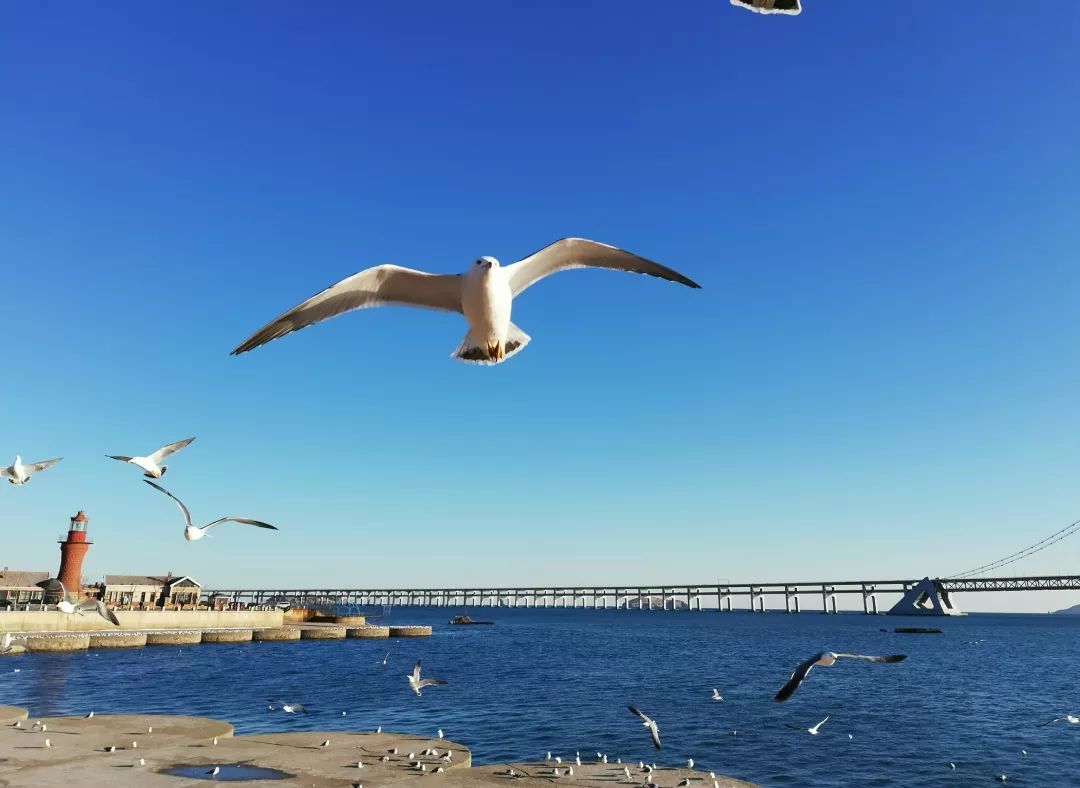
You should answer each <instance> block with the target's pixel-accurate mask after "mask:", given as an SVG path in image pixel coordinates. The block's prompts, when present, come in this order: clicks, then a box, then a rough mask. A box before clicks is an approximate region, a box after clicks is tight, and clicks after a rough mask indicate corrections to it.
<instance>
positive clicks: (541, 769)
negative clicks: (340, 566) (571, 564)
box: [0, 707, 752, 788]
mask: <svg viewBox="0 0 1080 788" xmlns="http://www.w3.org/2000/svg"><path fill="white" fill-rule="evenodd" d="M25 713H26V712H25V710H23V709H14V708H12V707H0V721H2V720H8V722H7V723H6V724H5V725H4V727H3V728H0V786H3V787H4V788H8V787H10V788H21V787H22V786H25V787H26V788H31V787H33V788H71V786H75V785H80V786H81V785H86V786H97V785H102V786H109V788H143V786H150V788H153V787H154V786H164V787H167V786H173V788H194V787H195V786H207V785H212V784H213V782H212V781H210V780H209V779H207V780H201V779H192V778H188V777H175V776H172V775H167V774H162V773H161V772H162V771H164V770H166V769H169V768H171V767H175V766H197V767H199V768H198V770H197V773H204V772H208V771H210V770H211V769H213V767H214V766H227V765H233V764H244V765H248V766H258V767H264V768H271V769H277V770H280V771H282V772H285V773H286V774H287V775H288V777H287V778H285V779H281V780H276V781H269V780H257V781H255V780H248V781H243V782H233V783H231V784H233V785H237V786H281V787H282V788H285V787H286V786H289V787H290V788H292V787H295V788H300V787H301V786H304V788H309V787H311V788H345V787H346V786H352V785H355V784H362V785H364V786H367V788H381V787H382V786H390V785H394V784H397V783H404V782H405V781H408V780H431V781H434V782H433V783H432V785H433V786H435V787H436V788H437V786H444V788H458V787H461V786H473V785H504V786H505V785H507V784H510V783H512V784H513V785H515V786H520V788H536V786H540V785H544V786H548V788H550V786H551V785H552V784H553V783H555V782H558V783H559V784H566V785H574V786H592V787H593V788H601V787H604V788H611V786H612V784H613V783H619V782H622V783H623V784H626V785H629V783H627V782H626V781H625V779H624V778H623V772H622V766H621V765H616V764H603V765H601V764H586V765H583V766H581V767H575V774H574V776H573V777H567V776H562V777H559V778H555V777H554V776H553V775H552V768H553V764H536V763H532V764H528V763H520V764H500V765H495V766H483V767H476V768H472V753H471V752H470V751H469V749H468V748H467V747H464V746H463V745H460V744H456V743H454V742H450V741H447V740H441V739H435V738H426V737H423V736H411V735H409V734H402V733H381V734H375V733H340V732H304V733H277V734H261V735H256V736H233V727H232V725H230V724H229V723H227V722H220V721H218V720H211V719H206V718H201V717H173V716H164V715H133V716H114V715H103V714H95V716H94V717H93V718H91V719H85V718H83V717H50V718H43V719H41V720H38V719H37V718H35V717H30V718H29V719H25V718H22V721H21V723H20V727H14V724H13V722H12V720H19V719H20V718H21V716H20V715H25ZM35 722H40V723H43V724H44V726H45V728H46V730H45V731H42V730H41V729H40V727H37V728H35V727H34V723H35ZM151 727H152V728H153V732H152V733H148V732H147V730H148V729H149V728H151ZM215 736H216V737H217V739H218V742H217V744H216V745H215V744H214V743H213V740H214V737H215ZM46 739H47V740H49V743H50V745H51V746H48V747H47V746H46V745H45V741H46ZM327 739H329V740H330V745H329V746H328V747H322V746H320V745H321V744H322V742H324V741H326V740H327ZM108 747H116V748H117V749H116V751H115V752H108V751H107V749H106V748H108ZM432 748H434V749H435V750H437V752H438V755H437V756H436V755H426V756H424V755H420V753H421V752H423V751H424V750H428V749H432ZM394 749H396V750H397V753H396V754H391V751H392V750H394ZM447 750H450V751H451V752H452V760H451V761H449V762H446V761H443V760H441V758H440V756H442V755H443V754H445V753H446V751H447ZM410 753H413V754H414V757H413V761H417V760H418V761H420V762H422V763H424V764H425V766H426V771H421V770H419V769H417V768H414V767H412V766H410V764H409V760H410V759H409V754H410ZM382 756H387V757H388V758H389V760H388V761H386V762H382V761H380V760H379V758H380V757H382ZM140 759H145V765H140V763H139V761H140ZM358 761H360V762H362V763H363V764H364V766H363V768H357V765H356V764H357V762H358ZM634 766H635V767H636V764H634ZM439 767H442V768H443V769H444V770H445V771H444V772H443V773H436V772H435V769H437V768H439ZM509 768H513V769H514V770H515V771H517V772H518V773H519V774H522V775H527V776H523V777H522V778H521V779H513V778H510V777H508V776H507V775H506V772H507V769H509ZM561 768H563V769H564V775H565V768H566V764H564V765H563V766H562V767H561ZM631 773H632V774H633V775H634V784H636V785H640V784H641V783H643V782H644V776H643V775H640V774H638V773H637V769H636V768H633V769H632V771H631ZM653 776H654V780H655V782H656V783H657V785H658V786H660V788H674V787H675V786H676V784H677V783H678V782H679V781H680V780H682V779H683V778H684V777H690V778H691V780H692V782H691V785H692V786H694V788H713V785H712V780H711V779H710V778H709V776H708V774H705V773H702V772H691V771H690V770H687V769H665V768H661V769H658V770H657V772H656V773H654V775H653ZM719 785H720V786H721V788H752V786H750V784H749V783H744V782H740V781H738V780H732V779H729V778H720V779H719ZM417 788H419V785H418V786H417Z"/></svg>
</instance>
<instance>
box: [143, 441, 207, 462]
mask: <svg viewBox="0 0 1080 788" xmlns="http://www.w3.org/2000/svg"><path fill="white" fill-rule="evenodd" d="M193 440H195V438H194V437H191V438H185V439H184V440H182V441H177V442H176V443H170V444H169V445H168V446H162V447H161V448H160V449H158V450H157V451H156V452H154V453H153V454H151V455H150V456H149V457H147V458H146V459H148V460H150V461H151V462H154V463H160V462H161V461H162V460H164V459H165V458H166V457H171V456H172V455H174V454H176V453H177V452H178V451H180V450H181V449H182V448H184V447H185V446H187V445H188V444H189V443H191V442H192V441H193Z"/></svg>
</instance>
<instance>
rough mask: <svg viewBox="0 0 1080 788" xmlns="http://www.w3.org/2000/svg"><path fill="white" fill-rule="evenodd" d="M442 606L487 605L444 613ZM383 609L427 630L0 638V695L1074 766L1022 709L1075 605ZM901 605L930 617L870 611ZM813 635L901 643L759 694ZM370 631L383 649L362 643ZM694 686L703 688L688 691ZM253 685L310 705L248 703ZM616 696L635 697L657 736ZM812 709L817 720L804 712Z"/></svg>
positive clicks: (1075, 639)
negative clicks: (0, 648)
mask: <svg viewBox="0 0 1080 788" xmlns="http://www.w3.org/2000/svg"><path fill="white" fill-rule="evenodd" d="M460 612H470V613H471V615H473V617H474V618H477V619H485V620H494V621H495V622H496V625H495V626H490V627H484V626H477V627H451V626H448V625H447V620H448V619H449V617H450V615H451V614H452V613H460ZM391 620H392V621H393V622H395V623H401V624H404V623H414V624H432V625H434V627H435V631H434V634H433V635H432V637H430V638H418V639H404V640H390V641H379V640H353V639H350V640H343V641H303V642H299V643H252V644H247V645H242V646H236V645H200V646H194V647H188V648H184V649H183V650H177V649H175V648H167V647H149V648H143V649H135V650H119V651H93V652H87V653H75V654H56V655H27V656H23V657H9V658H4V659H2V660H0V703H2V704H7V705H16V706H25V707H28V708H29V709H30V710H31V714H32V715H33V716H46V715H56V714H79V713H85V712H86V711H88V710H91V709H93V710H95V711H97V712H99V713H106V712H108V713H155V712H159V713H173V714H194V715H203V716H209V717H215V718H219V719H223V720H228V721H230V722H232V723H233V724H235V725H236V729H237V732H238V733H241V734H242V733H252V732H262V731H295V730H305V729H309V730H338V729H340V730H366V729H371V728H374V727H375V726H376V725H382V726H383V727H384V728H385V729H386V730H399V731H408V732H415V733H426V734H431V735H434V733H435V731H436V729H438V728H442V729H443V730H444V732H445V734H446V736H447V738H450V739H452V740H455V741H458V742H461V743H463V744H465V745H467V746H468V747H470V748H471V749H472V752H473V755H474V760H475V762H477V763H499V762H504V761H511V760H535V759H539V758H542V757H543V755H544V754H545V753H546V752H547V751H548V750H551V751H552V752H555V753H559V754H561V755H563V756H564V757H567V756H569V757H571V758H572V757H573V755H574V753H575V752H576V751H580V752H581V753H582V757H583V758H586V757H590V756H591V757H595V754H596V752H597V751H601V752H605V753H608V754H609V755H610V756H611V757H612V758H614V757H616V756H619V757H621V758H622V759H623V760H624V761H626V762H634V763H636V762H637V761H638V760H639V759H645V760H648V761H656V762H657V763H662V764H670V765H678V764H682V763H684V762H685V761H686V759H687V758H690V757H692V758H693V759H694V761H695V763H696V765H697V766H698V768H704V769H708V770H712V771H716V772H720V773H723V774H728V775H732V776H735V777H739V778H742V779H745V780H750V781H752V782H755V783H759V784H760V785H763V786H860V787H864V786H900V785H902V786H958V785H986V784H992V783H993V780H994V778H995V776H996V775H999V774H1007V775H1008V777H1009V784H1010V785H1026V786H1047V787H1053V786H1080V726H1071V725H1066V724H1064V723H1058V724H1056V725H1052V726H1048V727H1042V728H1040V727H1037V726H1038V724H1039V723H1040V722H1045V721H1046V720H1049V719H1051V718H1052V717H1055V716H1060V715H1062V714H1064V713H1065V712H1069V713H1080V682H1078V679H1080V616H1020V615H972V616H968V617H965V618H960V619H934V620H927V619H920V620H910V619H900V618H892V617H884V616H879V617H873V616H862V615H839V616H825V615H821V614H813V613H805V614H801V615H786V614H783V613H767V614H764V615H761V614H750V613H723V614H721V613H716V612H709V611H706V612H700V613H698V612H694V613H688V612H679V613H671V612H667V613H661V612H630V611H591V610H588V611H586V610H578V611H575V610H501V609H497V610H488V609H484V610H473V611H464V610H458V609H446V610H443V609H423V608H413V609H395V610H394V611H393V614H392V617H391ZM903 625H923V626H925V625H934V626H939V627H941V628H942V629H943V630H944V633H943V634H940V635H901V634H894V633H893V632H892V630H893V628H894V627H896V626H903ZM882 628H885V629H888V632H882V631H881V629H882ZM973 640H978V641H981V642H979V643H978V644H975V645H972V644H969V642H968V641H973ZM823 649H829V650H847V651H859V652H863V653H871V654H887V653H904V654H908V655H909V658H908V660H907V661H906V662H903V663H900V664H896V665H871V664H863V663H842V664H840V665H837V666H835V667H833V668H817V669H815V670H814V671H813V672H812V674H811V675H810V677H809V679H808V680H807V682H806V683H805V684H804V685H803V687H802V688H801V689H800V690H799V691H798V692H797V693H796V694H795V696H794V697H793V698H792V699H791V700H790V701H788V702H787V703H784V704H777V703H773V702H772V701H771V698H772V695H773V694H774V693H775V692H776V690H777V689H778V688H779V687H780V685H781V684H783V683H784V681H785V680H786V679H787V677H788V675H789V674H790V672H791V670H792V668H793V667H794V666H795V665H796V664H797V663H798V662H799V661H800V660H802V659H804V658H806V657H808V656H810V655H811V654H813V653H815V652H817V651H819V650H823ZM387 652H389V660H388V664H387V665H386V666H385V667H384V666H382V665H380V664H377V663H378V662H380V661H381V660H382V659H383V656H384V655H385V654H386V653H387ZM417 659H422V660H423V661H424V670H425V674H426V675H430V676H432V677H437V678H443V679H445V680H447V681H448V682H449V684H448V685H447V686H445V687H432V688H429V689H427V690H425V691H424V695H423V697H420V698H418V697H416V696H415V695H413V694H412V693H411V692H410V691H409V688H408V686H407V684H406V681H405V674H406V673H408V672H409V670H410V669H411V667H412V664H413V662H415V661H416V660H417ZM16 667H17V668H19V669H20V670H19V672H18V673H16V672H14V668H16ZM714 687H716V688H717V689H719V690H720V692H721V694H722V695H723V698H724V700H723V701H722V702H714V701H712V700H710V695H711V692H712V689H713V688H714ZM268 698H280V699H283V700H286V701H291V702H298V703H302V704H304V705H305V706H307V707H308V709H309V710H310V711H311V712H312V713H311V715H310V716H306V717H305V716H300V715H285V714H283V713H281V712H270V711H268V710H267V703H266V701H267V699H268ZM628 704H634V705H636V706H638V707H640V708H641V709H642V710H644V711H646V712H647V713H648V714H650V715H652V716H653V717H654V718H656V719H657V721H658V722H659V724H660V732H661V735H662V737H663V749H662V750H660V751H656V750H654V749H653V748H652V746H651V744H650V742H649V738H648V733H647V731H646V730H645V728H643V727H642V726H641V724H640V723H639V722H638V721H637V719H636V718H635V717H633V716H632V715H631V714H630V712H629V711H628V710H627V708H626V707H627V705H628ZM342 711H345V712H347V716H342V714H341V712H342ZM826 715H830V718H829V721H828V722H827V723H826V724H825V725H823V726H822V728H821V734H820V735H819V736H810V735H808V734H807V733H806V732H805V730H804V729H806V728H808V727H810V726H811V725H812V724H814V723H816V722H818V721H819V720H821V719H822V718H823V717H825V716H826ZM785 725H793V726H796V727H797V728H799V729H800V730H792V729H789V728H787V727H785ZM735 732H737V733H735ZM849 734H850V735H851V736H852V737H853V738H850V739H849V737H848V735H849ZM1023 750H1026V751H1027V754H1026V755H1024V754H1023V753H1022V751H1023ZM950 762H952V763H954V764H955V765H956V768H955V769H951V768H950V767H949V763H950Z"/></svg>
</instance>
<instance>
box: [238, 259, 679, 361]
mask: <svg viewBox="0 0 1080 788" xmlns="http://www.w3.org/2000/svg"><path fill="white" fill-rule="evenodd" d="M571 268H608V269H611V270H613V271H628V272H631V273H636V274H648V275H649V276H656V277H659V278H661V279H667V280H668V281H671V282H678V283H679V284H683V285H686V286H687V287H694V288H698V287H700V285H698V284H697V283H696V282H694V281H693V280H692V279H688V278H686V277H685V276H683V275H682V274H680V273H678V272H677V271H673V270H672V269H670V268H667V267H666V266H663V265H660V264H659V263H654V262H653V261H651V260H646V259H645V258H644V257H638V256H637V255H636V254H631V253H630V252H625V251H623V250H622V249H616V248H615V247H614V246H608V245H607V244H602V243H598V242H597V241H589V240H587V239H585V238H563V239H562V240H561V241H556V242H555V243H553V244H551V245H549V246H545V247H544V248H543V249H541V250H540V251H539V252H536V253H535V254H531V255H529V256H528V257H526V258H525V259H523V260H519V261H518V262H516V263H513V264H511V265H506V266H503V265H500V264H499V261H498V260H496V259H495V258H494V257H486V256H485V257H481V258H479V259H478V260H476V262H474V263H473V264H472V265H471V266H469V268H468V270H466V271H465V273H463V274H429V273H426V272H424V271H414V270H412V269H410V268H401V267H400V266H396V265H379V266H375V267H374V268H368V269H367V270H365V271H361V272H360V273H358V274H353V275H352V276H350V277H349V278H348V279H343V280H342V281H340V282H338V283H337V284H335V285H331V286H330V287H328V288H326V289H325V290H323V291H322V292H321V293H319V294H318V295H316V296H313V297H311V298H309V299H308V300H307V301H305V302H304V303H302V304H300V305H299V306H296V307H294V308H292V309H290V310H289V311H288V312H286V313H285V314H283V315H281V317H279V318H277V319H276V320H273V321H271V322H270V323H267V324H266V325H265V326H263V327H262V328H260V329H259V330H258V331H256V332H255V333H254V334H252V335H251V336H250V337H248V338H247V339H246V340H244V342H243V343H241V344H240V345H239V346H238V347H237V348H236V349H235V350H233V355H237V354H239V353H245V352H247V351H249V350H253V349H254V348H257V347H258V346H259V345H265V344H266V343H267V342H270V341H272V340H274V339H277V338H278V337H283V336H285V335H286V334H290V333H292V332H293V331H299V330H300V329H301V328H305V327H307V326H310V325H312V324H313V323H318V322H320V321H322V320H326V319H327V318H329V317H334V316H335V315H340V314H342V313H343V312H350V311H352V310H354V309H366V308H369V307H375V306H386V305H390V304H397V305H400V306H418V307H424V308H426V309H439V310H443V311H446V312H458V313H460V314H461V315H463V316H464V317H465V321H466V322H467V323H468V324H469V331H468V333H466V334H465V339H463V340H462V342H461V345H459V346H458V349H457V350H455V351H454V352H453V354H452V358H456V359H458V360H460V361H464V362H466V363H471V364H498V363H499V362H501V361H505V360H506V359H508V358H510V357H511V356H513V355H514V354H515V353H517V352H519V351H520V350H521V349H522V348H524V347H525V346H526V345H527V344H529V339H530V337H529V335H528V334H526V333H525V332H524V331H522V330H521V329H520V328H518V327H517V326H515V325H514V324H513V323H511V322H510V311H511V306H512V304H513V300H514V298H516V297H517V296H518V295H520V294H521V293H522V292H523V291H524V290H526V289H527V288H528V287H530V286H531V285H533V284H535V283H536V282H538V281H540V280H541V279H543V278H544V277H546V276H550V275H551V274H554V273H557V272H559V271H567V270H570V269H571Z"/></svg>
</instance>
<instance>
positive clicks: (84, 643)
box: [26, 632, 90, 654]
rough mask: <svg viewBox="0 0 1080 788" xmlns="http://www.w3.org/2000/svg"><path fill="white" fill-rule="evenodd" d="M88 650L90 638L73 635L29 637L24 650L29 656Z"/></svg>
mask: <svg viewBox="0 0 1080 788" xmlns="http://www.w3.org/2000/svg"><path fill="white" fill-rule="evenodd" d="M88 648H90V636H89V635H79V634H75V633H70V632H69V633H57V634H55V635H29V636H28V637H27V638H26V650H27V651H29V652H30V653H31V654H34V653H39V652H52V651H86V649H88Z"/></svg>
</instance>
